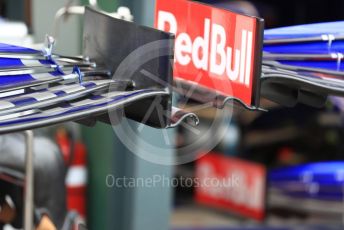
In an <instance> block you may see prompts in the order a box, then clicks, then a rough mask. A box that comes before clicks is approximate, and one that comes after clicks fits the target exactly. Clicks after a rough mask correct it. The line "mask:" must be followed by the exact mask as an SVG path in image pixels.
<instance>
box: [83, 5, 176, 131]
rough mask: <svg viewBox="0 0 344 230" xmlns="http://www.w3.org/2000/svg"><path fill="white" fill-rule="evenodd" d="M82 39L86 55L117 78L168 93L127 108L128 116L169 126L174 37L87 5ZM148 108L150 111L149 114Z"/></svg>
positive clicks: (158, 125) (144, 121)
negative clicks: (114, 16)
mask: <svg viewBox="0 0 344 230" xmlns="http://www.w3.org/2000/svg"><path fill="white" fill-rule="evenodd" d="M83 39H84V43H83V46H84V47H83V50H84V52H83V55H84V57H88V58H90V60H91V61H94V62H95V63H97V66H99V67H105V68H106V69H108V70H110V71H111V73H112V75H113V79H114V80H119V81H122V80H125V81H128V80H131V81H133V83H134V87H135V89H149V88H155V89H164V90H166V91H167V92H169V96H162V97H161V98H152V99H145V100H141V101H138V102H137V103H133V104H131V105H130V106H128V107H126V108H125V115H126V116H127V117H129V118H131V119H134V120H136V121H139V122H143V123H145V124H147V125H150V126H153V127H158V128H165V127H166V126H168V125H169V119H168V116H169V115H170V114H171V100H172V99H171V98H172V93H171V92H172V91H171V88H170V87H171V83H172V80H173V67H172V65H171V63H173V62H171V60H173V45H174V36H173V35H172V34H169V33H165V32H162V31H159V30H156V29H152V28H149V27H144V26H140V25H136V24H134V23H132V22H127V21H124V20H120V19H116V18H113V17H111V16H109V15H106V14H104V13H101V12H99V11H96V10H94V9H92V8H89V7H86V12H85V19H84V36H83ZM143 73H146V74H143ZM147 73H149V74H147ZM122 90H123V89H122ZM152 102H158V103H155V104H154V103H153V104H152ZM152 106H153V107H154V108H151V107H152ZM147 111H148V112H150V114H148V115H146V112H147Z"/></svg>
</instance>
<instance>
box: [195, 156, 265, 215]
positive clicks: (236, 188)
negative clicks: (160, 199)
mask: <svg viewBox="0 0 344 230" xmlns="http://www.w3.org/2000/svg"><path fill="white" fill-rule="evenodd" d="M196 178H197V181H198V182H199V183H198V186H196V201H197V202H199V203H201V204H205V205H207V206H210V207H214V208H221V209H224V210H227V211H230V212H232V213H237V214H240V215H242V216H245V217H250V218H253V219H256V220H262V219H264V216H265V206H266V198H265V193H266V169H265V167H263V166H261V165H259V164H254V163H251V162H246V161H243V160H239V159H235V158H231V157H225V156H222V155H219V154H215V153H209V154H207V155H205V156H204V157H202V158H200V159H199V160H198V161H197V167H196Z"/></svg>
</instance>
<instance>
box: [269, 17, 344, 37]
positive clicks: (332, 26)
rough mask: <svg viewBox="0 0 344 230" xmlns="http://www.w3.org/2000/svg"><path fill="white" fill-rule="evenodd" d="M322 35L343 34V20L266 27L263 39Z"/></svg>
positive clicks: (335, 35) (340, 35) (336, 35)
mask: <svg viewBox="0 0 344 230" xmlns="http://www.w3.org/2000/svg"><path fill="white" fill-rule="evenodd" d="M322 35H333V36H334V37H335V38H337V37H342V36H344V21H338V22H324V23H314V24H306V25H297V26H288V27H282V28H276V29H268V30H265V32H264V40H266V41H268V40H280V39H295V38H310V37H318V38H319V39H322Z"/></svg>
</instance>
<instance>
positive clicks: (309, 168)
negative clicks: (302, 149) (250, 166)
mask: <svg viewBox="0 0 344 230" xmlns="http://www.w3.org/2000/svg"><path fill="white" fill-rule="evenodd" d="M343 167H344V162H343V161H341V162H323V163H311V164H305V165H299V166H293V167H285V168H280V169H275V170H272V171H270V173H269V176H268V178H269V179H268V180H269V183H270V186H271V187H272V188H273V189H275V190H278V191H280V192H282V193H284V194H286V195H288V196H292V197H308V198H313V199H322V200H342V199H343V196H344V191H343V183H344V174H343Z"/></svg>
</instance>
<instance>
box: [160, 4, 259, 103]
mask: <svg viewBox="0 0 344 230" xmlns="http://www.w3.org/2000/svg"><path fill="white" fill-rule="evenodd" d="M155 27H156V28H158V29H160V30H164V31H167V32H170V33H174V34H175V35H176V41H175V67H174V77H175V78H179V79H183V80H187V81H192V82H196V83H197V84H199V85H201V86H204V87H206V88H210V89H212V90H215V91H218V92H220V93H222V94H224V95H226V96H233V97H235V98H238V99H240V100H241V101H243V102H244V103H246V104H248V105H255V104H257V103H258V94H259V90H258V88H259V85H258V84H259V78H260V65H261V55H262V53H261V52H262V50H261V45H262V33H263V32H262V31H263V21H262V20H260V19H258V18H255V17H249V16H244V15H240V14H237V13H234V12H230V11H227V10H223V9H218V8H214V7H210V6H207V5H205V4H200V3H196V2H192V1H187V0H157V3H156V20H155Z"/></svg>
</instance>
